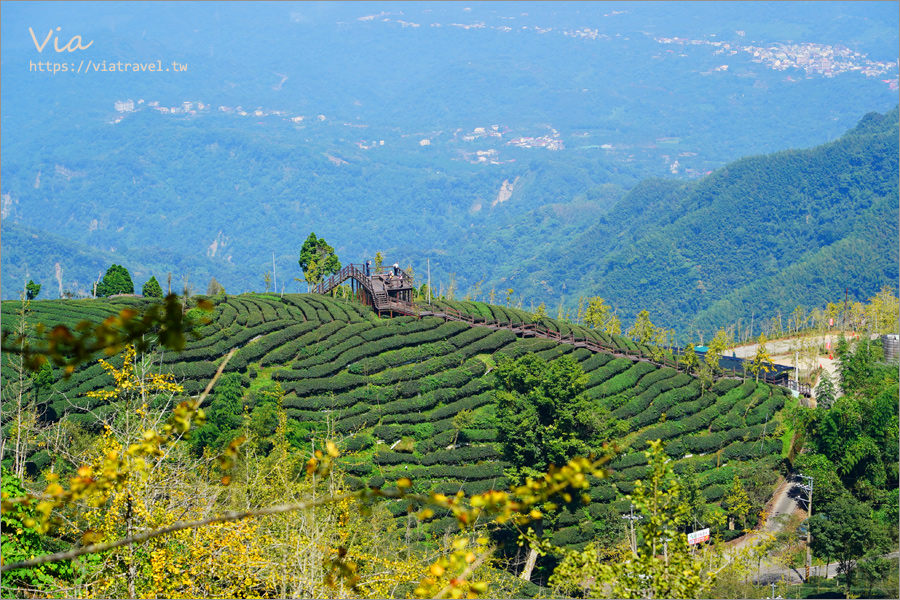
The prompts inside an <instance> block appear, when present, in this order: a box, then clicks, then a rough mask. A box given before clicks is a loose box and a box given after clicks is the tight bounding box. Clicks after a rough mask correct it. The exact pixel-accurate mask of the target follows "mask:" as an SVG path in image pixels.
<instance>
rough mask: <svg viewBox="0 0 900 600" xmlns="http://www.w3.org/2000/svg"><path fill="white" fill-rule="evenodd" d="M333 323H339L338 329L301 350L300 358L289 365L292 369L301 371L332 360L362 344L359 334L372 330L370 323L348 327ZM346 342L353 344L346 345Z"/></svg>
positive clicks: (344, 324) (343, 324) (345, 324)
mask: <svg viewBox="0 0 900 600" xmlns="http://www.w3.org/2000/svg"><path fill="white" fill-rule="evenodd" d="M333 322H334V323H339V324H340V327H339V328H338V329H337V330H334V331H333V333H330V334H329V335H328V337H324V338H320V339H319V341H317V342H316V343H315V344H314V345H313V344H310V346H308V347H307V348H305V349H304V350H301V352H300V358H299V359H297V361H295V362H294V363H293V364H292V365H291V366H292V367H293V368H294V369H303V368H306V367H309V366H313V365H320V364H323V363H326V362H329V361H332V360H334V359H335V358H337V357H338V356H340V354H341V353H342V352H344V351H346V350H347V349H348V348H352V347H354V346H357V345H359V344H360V343H362V338H361V337H360V336H361V334H362V333H364V332H365V331H367V330H369V329H371V328H372V324H371V323H355V324H353V325H348V324H347V323H341V322H339V321H333ZM348 341H350V342H353V343H352V344H349V345H348V343H347V342H348Z"/></svg>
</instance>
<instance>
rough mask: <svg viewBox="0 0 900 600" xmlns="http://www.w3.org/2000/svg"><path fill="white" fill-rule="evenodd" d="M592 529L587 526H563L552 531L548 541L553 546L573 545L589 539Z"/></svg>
mask: <svg viewBox="0 0 900 600" xmlns="http://www.w3.org/2000/svg"><path fill="white" fill-rule="evenodd" d="M592 533H593V532H592V531H591V530H590V529H589V528H583V529H582V528H581V527H564V528H562V529H559V530H557V531H554V532H553V535H552V536H551V538H550V541H551V542H552V543H553V545H555V546H574V545H576V544H581V543H584V542H589V541H590V540H591V538H592V537H593V536H592Z"/></svg>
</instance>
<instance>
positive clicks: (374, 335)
mask: <svg viewBox="0 0 900 600" xmlns="http://www.w3.org/2000/svg"><path fill="white" fill-rule="evenodd" d="M445 323H446V321H444V320H443V319H439V318H437V317H426V318H424V319H416V318H415V317H396V318H394V319H391V320H390V321H387V322H385V321H382V322H380V324H379V325H377V326H375V327H373V328H372V329H370V330H369V331H367V332H366V333H364V334H362V336H363V339H364V340H366V341H367V342H374V341H375V340H379V339H381V338H385V337H391V336H398V335H399V336H404V335H409V334H410V333H418V332H419V331H427V330H429V329H435V328H437V327H440V326H441V325H444V324H445ZM462 325H465V324H464V323H463V324H462Z"/></svg>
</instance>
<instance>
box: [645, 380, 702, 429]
mask: <svg viewBox="0 0 900 600" xmlns="http://www.w3.org/2000/svg"><path fill="white" fill-rule="evenodd" d="M682 377H683V378H682ZM656 386H659V388H660V391H661V393H660V394H659V395H658V396H656V398H655V399H654V400H653V402H652V404H650V406H649V407H647V408H646V409H645V410H643V411H642V412H640V413H638V414H636V415H634V417H632V418H631V421H630V422H631V429H632V430H633V431H634V430H638V429H640V428H642V427H645V426H646V425H649V424H650V423H654V422H656V421H658V420H659V419H660V418H661V417H662V415H663V413H665V414H666V417H667V418H668V411H669V410H671V409H672V408H673V407H675V406H676V405H678V404H681V403H683V402H689V401H691V400H693V399H695V398H697V397H698V396H699V395H700V382H699V381H698V380H696V379H692V378H691V377H690V376H689V375H685V374H682V375H680V376H678V377H673V378H671V379H667V380H666V381H660V382H659V383H657V384H656V385H655V386H654V387H653V388H650V389H649V390H647V391H646V392H644V394H647V395H649V394H652V393H653V392H654V391H655V390H654V388H656ZM666 388H668V389H666ZM662 390H665V391H662ZM644 394H641V395H642V396H643V395H644Z"/></svg>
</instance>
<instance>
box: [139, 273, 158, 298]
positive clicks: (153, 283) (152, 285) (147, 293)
mask: <svg viewBox="0 0 900 600" xmlns="http://www.w3.org/2000/svg"><path fill="white" fill-rule="evenodd" d="M141 294H143V296H144V297H145V298H162V297H163V291H162V286H160V285H159V282H158V281H157V280H156V277H150V279H149V280H148V281H147V283H145V284H144V287H143V288H141Z"/></svg>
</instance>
